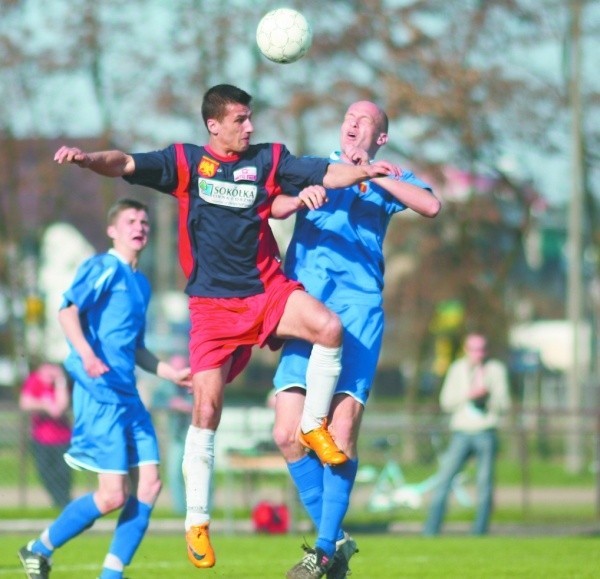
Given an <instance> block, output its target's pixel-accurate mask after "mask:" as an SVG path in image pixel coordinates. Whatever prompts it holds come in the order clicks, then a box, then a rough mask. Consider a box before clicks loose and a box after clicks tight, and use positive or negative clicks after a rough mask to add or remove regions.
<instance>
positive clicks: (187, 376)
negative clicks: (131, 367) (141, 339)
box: [135, 348, 192, 388]
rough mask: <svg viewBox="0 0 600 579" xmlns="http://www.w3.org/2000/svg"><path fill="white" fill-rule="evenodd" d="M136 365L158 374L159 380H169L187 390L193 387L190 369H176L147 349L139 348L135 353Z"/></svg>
mask: <svg viewBox="0 0 600 579" xmlns="http://www.w3.org/2000/svg"><path fill="white" fill-rule="evenodd" d="M135 363H136V364H137V365H138V366H139V367H140V368H142V369H143V370H146V372H150V373H151V374H156V375H157V376H158V377H159V378H163V379H164V380H169V381H170V382H174V383H175V384H177V385H178V386H183V387H185V388H191V387H192V373H191V370H190V368H189V367H188V368H181V369H179V368H175V367H174V366H172V365H171V364H169V363H168V362H162V361H160V360H159V359H158V358H157V357H156V356H155V355H154V354H153V353H152V352H151V351H150V350H148V349H147V348H138V349H137V350H136V351H135Z"/></svg>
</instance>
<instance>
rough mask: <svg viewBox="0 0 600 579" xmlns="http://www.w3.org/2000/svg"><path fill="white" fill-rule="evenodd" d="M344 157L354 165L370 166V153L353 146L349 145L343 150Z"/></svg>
mask: <svg viewBox="0 0 600 579" xmlns="http://www.w3.org/2000/svg"><path fill="white" fill-rule="evenodd" d="M342 154H343V157H344V158H345V160H347V161H348V162H349V163H352V164H353V165H368V164H369V161H370V159H369V153H367V151H365V150H364V149H359V148H358V147H355V146H353V145H348V146H346V147H345V148H344V149H343V150H342Z"/></svg>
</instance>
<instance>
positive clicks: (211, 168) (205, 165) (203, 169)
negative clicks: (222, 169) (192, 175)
mask: <svg viewBox="0 0 600 579" xmlns="http://www.w3.org/2000/svg"><path fill="white" fill-rule="evenodd" d="M219 164H220V163H219V162H218V161H215V160H214V159H211V158H210V157H202V159H200V163H198V173H199V174H200V175H202V177H214V176H215V175H216V174H217V169H218V168H219Z"/></svg>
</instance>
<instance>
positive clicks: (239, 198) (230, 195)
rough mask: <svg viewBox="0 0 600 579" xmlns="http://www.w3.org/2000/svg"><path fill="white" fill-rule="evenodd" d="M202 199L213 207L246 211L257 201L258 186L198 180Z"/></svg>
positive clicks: (214, 180)
mask: <svg viewBox="0 0 600 579" xmlns="http://www.w3.org/2000/svg"><path fill="white" fill-rule="evenodd" d="M198 192H199V194H200V199H203V200H204V201H206V202H207V203H212V204H213V205H223V206H225V207H235V208H239V209H246V208H247V207H252V205H253V204H254V201H255V200H256V195H257V193H258V188H257V187H256V185H243V184H240V185H238V184H235V183H228V182H226V181H217V180H216V179H201V178H199V179H198Z"/></svg>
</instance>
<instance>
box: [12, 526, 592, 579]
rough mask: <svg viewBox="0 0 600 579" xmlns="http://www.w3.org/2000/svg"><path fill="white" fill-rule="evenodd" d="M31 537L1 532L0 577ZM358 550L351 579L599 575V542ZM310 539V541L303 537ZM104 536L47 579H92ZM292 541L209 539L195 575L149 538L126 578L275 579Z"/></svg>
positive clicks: (421, 544)
mask: <svg viewBox="0 0 600 579" xmlns="http://www.w3.org/2000/svg"><path fill="white" fill-rule="evenodd" d="M29 538H30V537H26V536H22V535H16V534H15V535H12V534H4V535H3V536H2V537H1V538H0V541H1V544H2V548H1V549H0V579H5V578H6V579H9V578H10V579H13V578H15V579H17V578H18V577H22V576H24V575H22V572H21V567H20V565H19V562H18V558H17V556H16V552H17V550H18V549H19V547H21V546H22V545H23V544H24V543H25V542H26V541H27V539H29ZM355 538H356V540H357V542H358V545H359V548H360V552H359V553H358V554H357V555H355V557H354V558H353V559H352V564H351V569H352V575H351V578H352V579H395V578H398V579H400V578H415V579H417V578H419V579H422V578H435V579H441V578H444V579H445V578H450V579H454V578H457V579H459V578H460V579H487V578H490V579H492V578H493V579H501V578H509V577H531V578H541V579H562V578H569V579H585V578H592V577H593V578H596V577H598V576H600V548H599V547H600V543H599V541H600V539H598V538H594V537H535V538H534V537H523V538H519V537H516V538H512V537H492V536H488V537H478V538H474V537H449V536H448V537H447V536H441V537H438V538H435V539H431V538H422V537H403V536H398V535H390V534H386V535H356V536H355ZM307 539H309V540H313V537H312V536H309V537H307ZM109 540H110V539H109V536H108V535H103V534H91V533H90V534H84V535H82V536H80V537H78V538H76V539H74V540H73V541H71V542H70V543H68V544H67V545H65V546H64V547H63V548H62V549H60V550H59V551H58V552H57V553H56V555H55V557H54V567H53V570H52V574H51V577H52V579H85V578H87V577H89V578H95V577H97V574H98V571H99V568H100V564H101V562H102V559H103V558H104V554H105V551H106V549H107V546H108V542H109ZM302 540H303V538H302V537H301V536H299V535H285V536H263V535H234V536H232V535H218V534H217V535H215V536H214V537H213V544H214V547H215V550H216V553H217V565H216V566H215V567H214V568H213V569H207V570H197V569H194V568H193V567H192V566H191V565H190V564H189V563H188V562H187V559H186V555H185V546H184V544H183V541H182V538H181V537H179V536H174V535H161V534H157V533H151V534H149V535H148V536H147V537H146V538H145V540H144V542H143V544H142V546H141V547H140V549H139V551H138V553H137V555H136V557H135V559H134V562H133V564H132V565H131V566H130V568H129V569H128V571H127V577H128V579H153V578H157V579H158V578H160V579H169V578H171V577H173V578H178V579H185V578H186V577H189V578H192V577H195V578H198V577H206V578H207V579H209V578H210V577H220V578H227V579H271V578H273V579H275V578H279V579H281V578H282V577H284V576H285V571H286V570H287V569H289V568H290V567H291V566H292V565H293V564H295V563H296V562H297V560H299V558H300V557H301V555H302V551H301V549H300V548H299V547H300V545H301V543H302Z"/></svg>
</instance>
